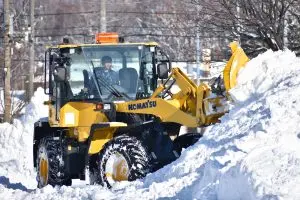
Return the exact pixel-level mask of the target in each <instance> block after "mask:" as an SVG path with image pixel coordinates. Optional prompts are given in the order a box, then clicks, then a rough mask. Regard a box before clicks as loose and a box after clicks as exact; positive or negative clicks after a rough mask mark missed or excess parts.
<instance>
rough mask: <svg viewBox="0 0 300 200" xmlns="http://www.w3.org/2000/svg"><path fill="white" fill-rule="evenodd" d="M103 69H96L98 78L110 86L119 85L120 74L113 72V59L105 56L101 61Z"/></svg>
mask: <svg viewBox="0 0 300 200" xmlns="http://www.w3.org/2000/svg"><path fill="white" fill-rule="evenodd" d="M101 64H102V67H97V68H95V74H96V76H97V78H101V79H102V80H104V81H105V82H106V83H108V84H110V85H118V83H119V78H118V77H119V76H118V73H117V72H115V71H114V70H112V58H111V57H110V56H103V57H102V59H101Z"/></svg>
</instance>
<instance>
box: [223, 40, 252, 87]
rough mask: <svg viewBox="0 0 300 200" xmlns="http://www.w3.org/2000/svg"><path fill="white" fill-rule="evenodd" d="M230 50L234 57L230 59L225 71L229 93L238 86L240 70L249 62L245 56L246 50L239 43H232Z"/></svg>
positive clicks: (225, 82)
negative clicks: (237, 80)
mask: <svg viewBox="0 0 300 200" xmlns="http://www.w3.org/2000/svg"><path fill="white" fill-rule="evenodd" d="M230 48H231V52H232V56H231V57H230V59H229V61H228V62H227V64H226V66H225V68H224V71H223V78H224V85H225V89H226V91H229V90H230V89H231V88H233V87H234V86H235V85H236V79H237V76H238V73H239V71H240V69H241V68H242V67H244V66H245V65H246V63H247V62H248V61H249V58H248V57H247V55H246V54H245V52H244V50H243V49H242V48H241V47H240V46H239V44H238V42H231V43H230Z"/></svg>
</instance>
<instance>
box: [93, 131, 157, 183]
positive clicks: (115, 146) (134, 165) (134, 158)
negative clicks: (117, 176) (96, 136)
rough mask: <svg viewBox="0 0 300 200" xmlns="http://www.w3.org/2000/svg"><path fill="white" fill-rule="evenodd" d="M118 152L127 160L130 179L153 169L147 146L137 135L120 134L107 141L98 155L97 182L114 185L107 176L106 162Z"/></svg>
mask: <svg viewBox="0 0 300 200" xmlns="http://www.w3.org/2000/svg"><path fill="white" fill-rule="evenodd" d="M116 154H118V155H121V156H123V157H122V158H124V159H125V160H126V164H127V166H128V179H127V180H128V181H133V180H136V179H139V178H142V177H144V176H146V175H147V173H149V172H150V171H151V168H152V167H151V166H152V161H151V156H150V155H149V152H148V150H147V148H146V146H144V145H143V144H142V142H141V141H139V140H138V139H137V138H135V137H129V136H127V135H120V136H117V137H115V138H113V139H112V140H111V141H109V142H108V143H106V144H105V145H104V148H103V149H102V150H101V151H100V152H99V156H98V157H97V168H98V170H97V171H98V173H97V179H96V181H97V183H99V184H101V185H103V186H107V187H109V188H110V187H111V186H112V184H111V183H110V182H109V180H108V177H107V176H106V170H107V169H106V164H107V161H108V159H109V158H111V157H112V156H113V155H116ZM116 182H117V181H116Z"/></svg>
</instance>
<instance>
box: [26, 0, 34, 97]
mask: <svg viewBox="0 0 300 200" xmlns="http://www.w3.org/2000/svg"><path fill="white" fill-rule="evenodd" d="M34 7H35V0H30V39H29V45H30V50H29V75H28V76H29V78H28V80H29V87H28V99H27V100H28V101H30V99H31V97H32V96H33V90H34V88H33V78H34Z"/></svg>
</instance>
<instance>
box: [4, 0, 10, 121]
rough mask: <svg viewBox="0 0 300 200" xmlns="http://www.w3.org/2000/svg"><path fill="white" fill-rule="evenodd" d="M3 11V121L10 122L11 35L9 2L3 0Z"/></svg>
mask: <svg viewBox="0 0 300 200" xmlns="http://www.w3.org/2000/svg"><path fill="white" fill-rule="evenodd" d="M3 4H4V5H3V9H4V11H3V12H4V27H5V30H4V46H5V49H4V73H5V75H4V84H5V86H4V87H5V88H4V104H5V106H4V121H5V122H8V123H10V122H11V96H10V90H11V86H10V76H11V74H10V69H11V39H10V37H11V34H10V32H9V30H10V27H11V24H10V23H11V20H10V1H9V0H3Z"/></svg>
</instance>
